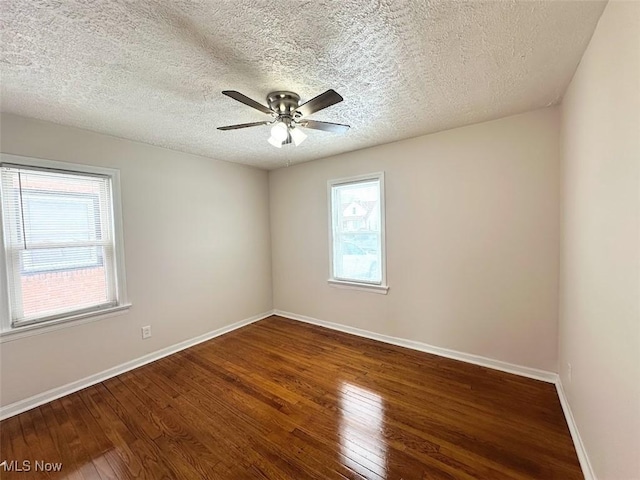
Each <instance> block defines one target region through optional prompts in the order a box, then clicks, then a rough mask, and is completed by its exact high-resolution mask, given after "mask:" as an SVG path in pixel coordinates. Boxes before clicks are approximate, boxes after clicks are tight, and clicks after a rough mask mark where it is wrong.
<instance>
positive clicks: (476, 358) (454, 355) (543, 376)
mask: <svg viewBox="0 0 640 480" xmlns="http://www.w3.org/2000/svg"><path fill="white" fill-rule="evenodd" d="M273 314H274V315H279V316H281V317H286V318H290V319H292V320H299V321H301V322H305V323H311V324H313V325H318V326H320V327H325V328H330V329H332V330H338V331H340V332H344V333H350V334H352V335H357V336H359V337H364V338H369V339H371V340H378V341H379V342H384V343H390V344H391V345H397V346H399V347H405V348H411V349H412V350H418V351H420V352H426V353H432V354H434V355H438V356H440V357H446V358H451V359H453V360H460V361H462V362H467V363H473V364H474V365H480V366H481V367H487V368H492V369H494V370H500V371H502V372H507V373H513V374H515V375H520V376H522V377H527V378H533V379H535V380H541V381H543V382H547V383H556V380H557V378H558V374H557V373H553V372H547V371H546V370H538V369H537V368H531V367H524V366H522V365H515V364H513V363H508V362H503V361H501V360H494V359H493V358H487V357H482V356H480V355H474V354H472V353H464V352H459V351H457V350H449V349H448V348H442V347H435V346H433V345H429V344H427V343H422V342H416V341H414V340H406V339H404V338H397V337H391V336H389V335H383V334H381V333H375V332H370V331H369V330H362V329H360V328H354V327H349V326H346V325H341V324H339V323H333V322H327V321H325V320H318V319H317V318H312V317H307V316H305V315H298V314H297V313H291V312H284V311H282V310H274V311H273Z"/></svg>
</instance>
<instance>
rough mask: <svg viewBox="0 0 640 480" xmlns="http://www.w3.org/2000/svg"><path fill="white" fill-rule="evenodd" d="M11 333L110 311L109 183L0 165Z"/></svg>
mask: <svg viewBox="0 0 640 480" xmlns="http://www.w3.org/2000/svg"><path fill="white" fill-rule="evenodd" d="M0 191H1V202H2V203H1V206H2V226H3V238H4V263H5V265H6V270H7V276H6V279H7V281H6V284H7V285H6V286H7V291H8V299H9V307H10V317H11V318H10V320H11V326H12V327H16V326H23V325H28V324H32V323H37V322H46V321H50V320H56V319H61V318H65V317H69V316H73V315H80V314H83V313H90V312H96V311H101V310H105V309H109V308H112V307H115V306H117V305H118V302H119V300H120V299H119V298H118V297H119V295H118V280H117V278H118V275H117V271H116V270H117V262H116V235H115V233H114V217H113V199H112V178H111V176H110V175H107V174H105V175H102V174H94V173H86V172H72V171H61V170H54V169H50V168H39V167H30V166H22V165H12V164H6V163H3V164H0Z"/></svg>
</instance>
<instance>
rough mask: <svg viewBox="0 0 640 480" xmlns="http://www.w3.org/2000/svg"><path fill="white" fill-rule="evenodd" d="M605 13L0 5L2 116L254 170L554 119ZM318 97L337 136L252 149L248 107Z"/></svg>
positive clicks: (478, 7) (263, 131)
mask: <svg viewBox="0 0 640 480" xmlns="http://www.w3.org/2000/svg"><path fill="white" fill-rule="evenodd" d="M604 5H605V3H604V2H592V1H513V0H502V1H486V2H485V1H451V0H444V1H442V0H432V1H408V0H377V1H365V0H342V1H337V0H335V1H300V0H295V1H294V0H290V1H284V0H251V1H237V0H229V1H226V0H225V1H223V0H210V1H204V0H200V1H191V0H189V1H186V0H181V1H170V0H166V1H160V0H134V1H124V0H110V1H107V0H103V1H99V0H98V1H95V0H76V1H72V0H58V1H55V0H51V1H45V0H0V8H1V9H2V11H1V12H0V27H1V28H2V39H1V40H2V45H1V47H0V49H1V52H0V53H1V56H0V75H1V83H2V89H1V94H2V96H1V108H2V110H3V111H6V112H11V113H16V114H19V115H24V116H28V117H34V118H39V119H43V120H49V121H52V122H56V123H61V124H65V125H72V126H75V127H81V128H85V129H89V130H94V131H97V132H102V133H107V134H111V135H116V136H119V137H124V138H130V139H133V140H138V141H142V142H147V143H150V144H154V145H160V146H163V147H167V148H171V149H175V150H181V151H185V152H191V153H197V154H201V155H206V156H209V157H212V158H216V159H221V160H227V161H232V162H239V163H246V164H251V165H255V166H258V167H261V168H277V167H281V166H285V165H287V164H288V163H297V162H301V161H308V160H313V159H316V158H321V157H325V156H328V155H332V154H336V153H340V152H345V151H350V150H356V149H359V148H363V147H367V146H372V145H377V144H381V143H387V142H391V141H394V140H399V139H402V138H408V137H413V136H417V135H422V134H426V133H430V132H435V131H439V130H444V129H447V128H452V127H457V126H461V125H466V124H470V123H475V122H480V121H484V120H489V119H494V118H499V117H503V116H506V115H510V114H514V113H518V112H523V111H526V110H531V109H535V108H539V107H544V106H547V105H553V104H555V103H558V102H559V101H560V99H561V97H562V95H563V93H564V91H565V88H566V87H567V85H568V83H569V81H570V80H571V76H572V75H573V72H574V71H575V69H576V66H577V65H578V62H579V61H580V58H581V56H582V53H583V51H584V49H585V48H586V45H587V43H588V41H589V39H590V37H591V34H592V32H593V30H594V28H595V25H596V23H597V21H598V18H599V17H600V14H601V13H602V10H603V9H604ZM329 88H333V89H335V90H336V91H338V93H340V94H341V95H342V96H343V97H344V99H345V101H344V102H342V103H340V104H338V105H335V106H333V107H330V108H327V109H326V110H323V111H320V112H317V113H315V114H313V115H312V116H310V117H309V118H313V119H316V120H324V121H330V122H337V123H347V124H350V125H351V127H352V128H351V130H350V131H349V132H348V133H347V134H345V135H338V134H333V133H328V132H321V131H312V130H306V132H307V133H308V134H309V138H308V139H307V140H306V141H305V143H303V144H302V145H300V146H299V147H293V145H290V146H285V147H284V148H282V149H276V148H274V147H272V146H271V145H269V144H268V143H267V138H268V137H269V128H270V127H269V126H261V127H256V128H250V129H245V130H235V131H227V132H222V131H218V130H216V127H218V126H222V125H228V124H234V123H244V122H253V121H261V120H268V119H269V117H268V116H266V115H264V114H262V113H260V112H258V111H256V110H253V109H251V108H249V107H246V106H244V105H242V104H240V103H237V102H235V101H234V100H232V99H230V98H228V97H225V96H223V95H222V94H221V93H220V92H221V91H222V90H228V89H230V90H238V91H240V92H242V93H244V94H245V95H248V96H250V97H252V98H254V99H256V100H258V101H260V102H262V103H266V102H265V97H266V95H267V93H269V92H270V91H273V90H293V91H295V92H297V93H298V94H300V96H301V97H302V101H305V100H308V99H309V98H311V97H314V96H315V95H317V94H319V93H322V92H323V91H325V90H327V89H329Z"/></svg>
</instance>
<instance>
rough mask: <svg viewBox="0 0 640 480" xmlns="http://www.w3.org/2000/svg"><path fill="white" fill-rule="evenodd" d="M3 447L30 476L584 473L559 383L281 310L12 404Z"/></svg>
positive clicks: (406, 479)
mask: <svg viewBox="0 0 640 480" xmlns="http://www.w3.org/2000/svg"><path fill="white" fill-rule="evenodd" d="M0 448H1V450H0V461H1V460H4V459H9V460H19V461H20V462H22V461H23V460H30V461H31V471H30V472H21V473H17V472H7V471H4V472H3V471H2V468H0V477H1V478H2V479H13V478H15V479H20V480H23V479H25V480H26V479H28V478H49V479H60V478H70V479H118V480H120V479H129V478H145V479H153V480H157V479H201V478H203V479H215V480H218V479H219V480H226V479H234V480H235V479H286V480H292V479H295V480H302V479H374V480H381V479H394V480H424V479H474V478H481V479H488V480H500V479H545V480H546V479H554V478H557V479H562V480H570V479H579V478H583V477H582V474H581V471H580V467H579V464H578V460H577V457H576V453H575V450H574V447H573V444H572V442H571V437H570V434H569V431H568V428H567V425H566V422H565V420H564V417H563V415H562V410H561V406H560V403H559V401H558V397H557V395H556V392H555V388H554V387H553V385H550V384H546V383H543V382H538V381H535V380H530V379H525V378H520V377H518V376H515V375H510V374H507V373H502V372H498V371H494V370H489V369H485V368H482V367H478V366H475V365H470V364H465V363H462V362H457V361H454V360H448V359H445V358H441V357H437V356H433V355H429V354H425V353H421V352H415V351H412V350H408V349H404V348H400V347H395V346H391V345H386V344H383V343H379V342H375V341H372V340H366V339H362V338H359V337H354V336H351V335H346V334H343V333H339V332H335V331H332V330H327V329H323V328H320V327H315V326H311V325H306V324H303V323H299V322H296V321H293V320H288V319H284V318H281V317H275V316H274V317H270V318H268V319H266V320H263V321H260V322H257V323H254V324H252V325H249V326H247V327H244V328H242V329H239V330H236V331H233V332H231V333H229V334H226V335H224V336H222V337H218V338H216V339H213V340H211V341H208V342H206V343H203V344H200V345H197V346H195V347H192V348H190V349H188V350H184V351H182V352H180V353H177V354H175V355H172V356H170V357H167V358H164V359H162V360H159V361H157V362H154V363H152V364H149V365H147V366H144V367H141V368H138V369H136V370H134V371H131V372H128V373H125V374H122V375H119V376H118V377H115V378H112V379H110V380H107V381H105V382H102V383H100V384H97V385H95V386H93V387H89V388H86V389H84V390H82V391H80V392H77V393H74V394H72V395H69V396H66V397H64V398H61V399H59V400H56V401H53V402H50V403H48V404H46V405H43V406H41V407H38V408H35V409H33V410H30V411H28V412H25V413H23V414H21V415H17V416H15V417H12V418H9V419H7V420H5V421H3V422H2V423H1V424H0ZM36 460H41V461H46V462H62V471H60V472H57V473H56V472H35V471H34V468H35V464H34V462H35V461H36Z"/></svg>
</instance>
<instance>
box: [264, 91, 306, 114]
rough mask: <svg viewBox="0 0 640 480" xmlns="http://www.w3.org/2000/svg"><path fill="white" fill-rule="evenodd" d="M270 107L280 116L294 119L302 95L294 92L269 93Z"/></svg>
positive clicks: (268, 101)
mask: <svg viewBox="0 0 640 480" xmlns="http://www.w3.org/2000/svg"><path fill="white" fill-rule="evenodd" d="M267 103H268V105H269V108H270V109H271V110H272V111H274V112H275V113H276V114H277V115H278V118H279V119H281V120H284V119H289V120H291V119H293V118H294V112H295V110H296V109H297V108H298V106H299V105H300V95H298V94H297V93H294V92H287V91H277V92H271V93H270V94H269V95H267Z"/></svg>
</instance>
